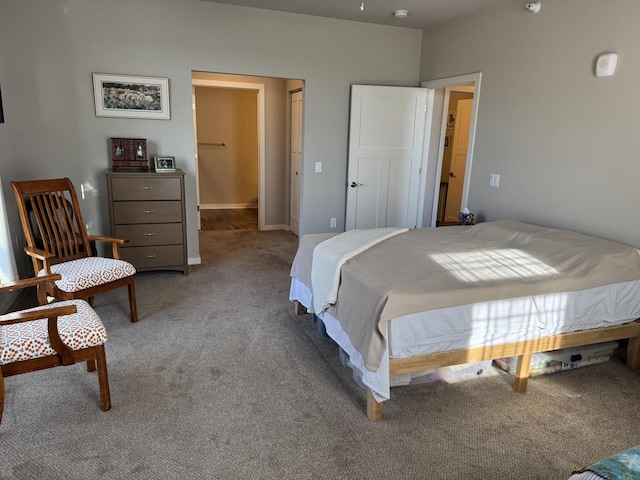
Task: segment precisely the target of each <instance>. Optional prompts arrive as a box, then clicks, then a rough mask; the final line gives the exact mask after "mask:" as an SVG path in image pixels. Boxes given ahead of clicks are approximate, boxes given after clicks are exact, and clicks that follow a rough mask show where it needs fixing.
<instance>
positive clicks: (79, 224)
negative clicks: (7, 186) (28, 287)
mask: <svg viewBox="0 0 640 480" xmlns="http://www.w3.org/2000/svg"><path fill="white" fill-rule="evenodd" d="M11 188H12V189H13V193H14V194H15V197H16V202H17V203H18V211H19V212H20V220H21V222H22V229H23V231H24V235H25V237H26V239H27V245H28V246H29V247H32V248H38V249H41V250H44V251H45V252H46V253H48V254H53V255H55V257H54V258H51V259H50V260H49V263H50V264H51V265H53V264H56V263H61V262H66V261H69V260H74V259H76V258H83V257H89V256H91V247H90V244H89V239H88V237H87V232H86V230H85V228H84V221H83V220H82V214H81V212H80V205H79V203H78V197H77V195H76V191H75V188H74V187H73V183H71V180H69V179H68V178H58V179H52V180H32V181H24V182H11ZM32 258H33V257H32ZM33 265H34V269H36V272H35V273H38V271H39V270H40V269H42V268H43V265H42V261H40V260H38V259H36V258H33Z"/></svg>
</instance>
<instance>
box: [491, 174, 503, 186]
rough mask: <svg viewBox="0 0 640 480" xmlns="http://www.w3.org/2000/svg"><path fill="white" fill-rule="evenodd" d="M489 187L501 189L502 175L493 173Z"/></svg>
mask: <svg viewBox="0 0 640 480" xmlns="http://www.w3.org/2000/svg"><path fill="white" fill-rule="evenodd" d="M489 186H490V187H499V186H500V174H498V173H492V174H491V176H490V177H489Z"/></svg>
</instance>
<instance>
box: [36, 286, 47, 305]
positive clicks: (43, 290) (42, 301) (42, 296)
mask: <svg viewBox="0 0 640 480" xmlns="http://www.w3.org/2000/svg"><path fill="white" fill-rule="evenodd" d="M48 303H49V301H48V300H47V287H45V286H44V285H42V284H40V285H38V304H39V305H47V304H48Z"/></svg>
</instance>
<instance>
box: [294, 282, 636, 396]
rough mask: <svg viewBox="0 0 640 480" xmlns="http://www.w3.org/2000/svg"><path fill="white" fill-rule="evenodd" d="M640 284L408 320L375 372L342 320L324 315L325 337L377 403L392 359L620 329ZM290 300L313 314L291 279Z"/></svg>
mask: <svg viewBox="0 0 640 480" xmlns="http://www.w3.org/2000/svg"><path fill="white" fill-rule="evenodd" d="M638 298H640V281H632V282H622V283H616V284H612V285H605V286H602V287H596V288H591V289H588V290H581V291H577V292H565V293H554V294H547V295H535V296H531V297H519V298H513V299H506V300H496V301H491V302H482V303H477V304H470V305H462V306H458V307H450V308H443V309H438V310H431V311H427V312H420V313H416V314H412V315H405V316H402V317H398V318H395V319H393V320H391V321H390V322H389V324H388V327H387V328H388V329H387V335H385V338H386V348H385V351H384V355H383V358H382V362H381V364H380V368H379V369H378V371H377V372H374V371H371V370H368V369H367V368H366V367H365V366H364V362H363V360H362V355H361V354H360V352H358V351H357V350H356V349H355V348H354V347H353V345H352V344H351V341H350V340H349V337H348V335H347V334H346V333H345V332H344V330H342V327H341V326H340V322H339V320H337V319H336V318H334V317H333V316H332V315H331V314H329V313H327V312H324V313H323V314H321V315H320V318H321V319H322V321H323V322H324V324H325V327H326V329H327V334H328V335H329V336H330V337H331V338H332V339H333V340H334V341H335V342H336V343H337V344H338V345H340V347H341V348H342V349H343V350H344V351H345V352H346V353H347V354H348V355H349V358H350V361H351V363H352V364H353V365H354V366H355V367H357V368H358V369H359V370H360V371H361V372H362V382H363V383H364V384H365V385H366V386H367V387H369V388H370V389H371V391H372V392H373V393H374V396H375V397H376V400H377V401H379V402H380V401H384V400H388V399H389V396H390V382H389V357H392V358H409V357H412V356H416V355H426V354H429V353H434V352H439V351H447V350H458V349H464V348H473V347H482V346H488V345H499V344H503V343H510V342H517V341H521V340H530V339H535V338H541V337H546V336H549V335H558V334H560V333H567V332H573V331H577V330H585V329H592V328H601V327H607V326H613V325H619V324H623V323H627V322H630V321H633V320H635V319H636V318H638V317H640V302H638V301H637V299H638ZM289 300H291V301H298V302H299V303H301V304H302V305H304V306H305V307H306V308H307V310H308V311H309V313H313V295H312V293H311V291H310V290H309V288H308V287H307V286H306V285H305V284H304V283H302V282H301V281H299V280H298V279H297V278H295V277H293V278H292V279H291V288H290V292H289Z"/></svg>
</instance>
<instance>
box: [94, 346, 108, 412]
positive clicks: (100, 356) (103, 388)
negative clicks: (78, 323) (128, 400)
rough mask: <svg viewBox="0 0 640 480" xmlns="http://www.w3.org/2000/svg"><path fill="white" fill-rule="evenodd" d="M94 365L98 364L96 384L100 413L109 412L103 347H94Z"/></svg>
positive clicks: (105, 360) (105, 361) (105, 359)
mask: <svg viewBox="0 0 640 480" xmlns="http://www.w3.org/2000/svg"><path fill="white" fill-rule="evenodd" d="M96 363H97V364H98V383H99V384H100V400H101V402H102V411H103V412H106V411H107V410H111V393H110V392H109V375H108V374H107V358H106V356H105V354H104V345H98V346H97V347H96Z"/></svg>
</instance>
